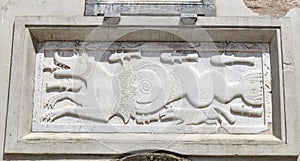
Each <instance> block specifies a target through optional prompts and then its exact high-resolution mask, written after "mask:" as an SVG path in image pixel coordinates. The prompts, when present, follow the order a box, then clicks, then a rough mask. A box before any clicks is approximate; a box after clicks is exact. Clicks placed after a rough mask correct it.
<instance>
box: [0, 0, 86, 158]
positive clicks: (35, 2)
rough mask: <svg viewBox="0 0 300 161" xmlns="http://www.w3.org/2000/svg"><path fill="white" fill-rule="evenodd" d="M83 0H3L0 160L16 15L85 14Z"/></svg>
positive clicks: (0, 70) (1, 22)
mask: <svg viewBox="0 0 300 161" xmlns="http://www.w3.org/2000/svg"><path fill="white" fill-rule="evenodd" d="M84 3H85V1H84V0H1V1H0V5H1V6H0V7H1V10H0V160H2V158H3V156H2V155H3V145H4V131H5V122H6V112H7V111H6V110H7V99H8V88H9V71H10V62H11V47H12V35H13V24H14V20H15V17H16V16H45V15H52V16H58V15H64V16H74V15H76V16H78V15H82V16H83V13H84Z"/></svg>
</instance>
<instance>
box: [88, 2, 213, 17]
mask: <svg viewBox="0 0 300 161" xmlns="http://www.w3.org/2000/svg"><path fill="white" fill-rule="evenodd" d="M184 13H193V14H196V15H199V16H216V0H163V1H162V0H152V1H149V0H133V1H132V0H114V1H111V0H86V1H85V13H84V14H85V15H86V16H101V15H102V16H103V15H105V16H116V15H122V16H124V15H137V16H141V15H168V16H171V15H173V16H174V15H180V14H184Z"/></svg>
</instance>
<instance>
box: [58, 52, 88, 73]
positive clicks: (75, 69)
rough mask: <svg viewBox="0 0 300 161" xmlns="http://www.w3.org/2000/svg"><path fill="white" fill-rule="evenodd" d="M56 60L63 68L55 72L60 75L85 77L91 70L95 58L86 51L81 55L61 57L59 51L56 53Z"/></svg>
mask: <svg viewBox="0 0 300 161" xmlns="http://www.w3.org/2000/svg"><path fill="white" fill-rule="evenodd" d="M54 61H55V64H56V65H57V66H60V67H61V68H60V69H58V70H56V71H55V72H54V75H55V76H58V77H80V78H84V77H85V76H86V75H87V74H88V73H89V72H90V70H91V64H92V62H93V61H94V58H89V57H88V55H87V53H86V52H83V53H82V55H81V56H78V55H73V56H72V57H61V56H59V55H58V53H55V55H54Z"/></svg>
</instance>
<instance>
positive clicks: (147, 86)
mask: <svg viewBox="0 0 300 161" xmlns="http://www.w3.org/2000/svg"><path fill="white" fill-rule="evenodd" d="M139 87H140V91H141V92H142V93H149V92H150V90H151V87H152V83H151V82H150V80H147V79H143V80H141V81H140V83H139Z"/></svg>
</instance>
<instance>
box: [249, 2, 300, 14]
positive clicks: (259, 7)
mask: <svg viewBox="0 0 300 161" xmlns="http://www.w3.org/2000/svg"><path fill="white" fill-rule="evenodd" d="M244 1H245V4H246V5H247V6H248V7H249V8H250V9H251V10H253V11H254V12H255V13H258V14H259V15H271V16H284V15H285V14H286V13H287V12H288V11H289V10H290V9H291V8H297V7H300V0H244Z"/></svg>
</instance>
